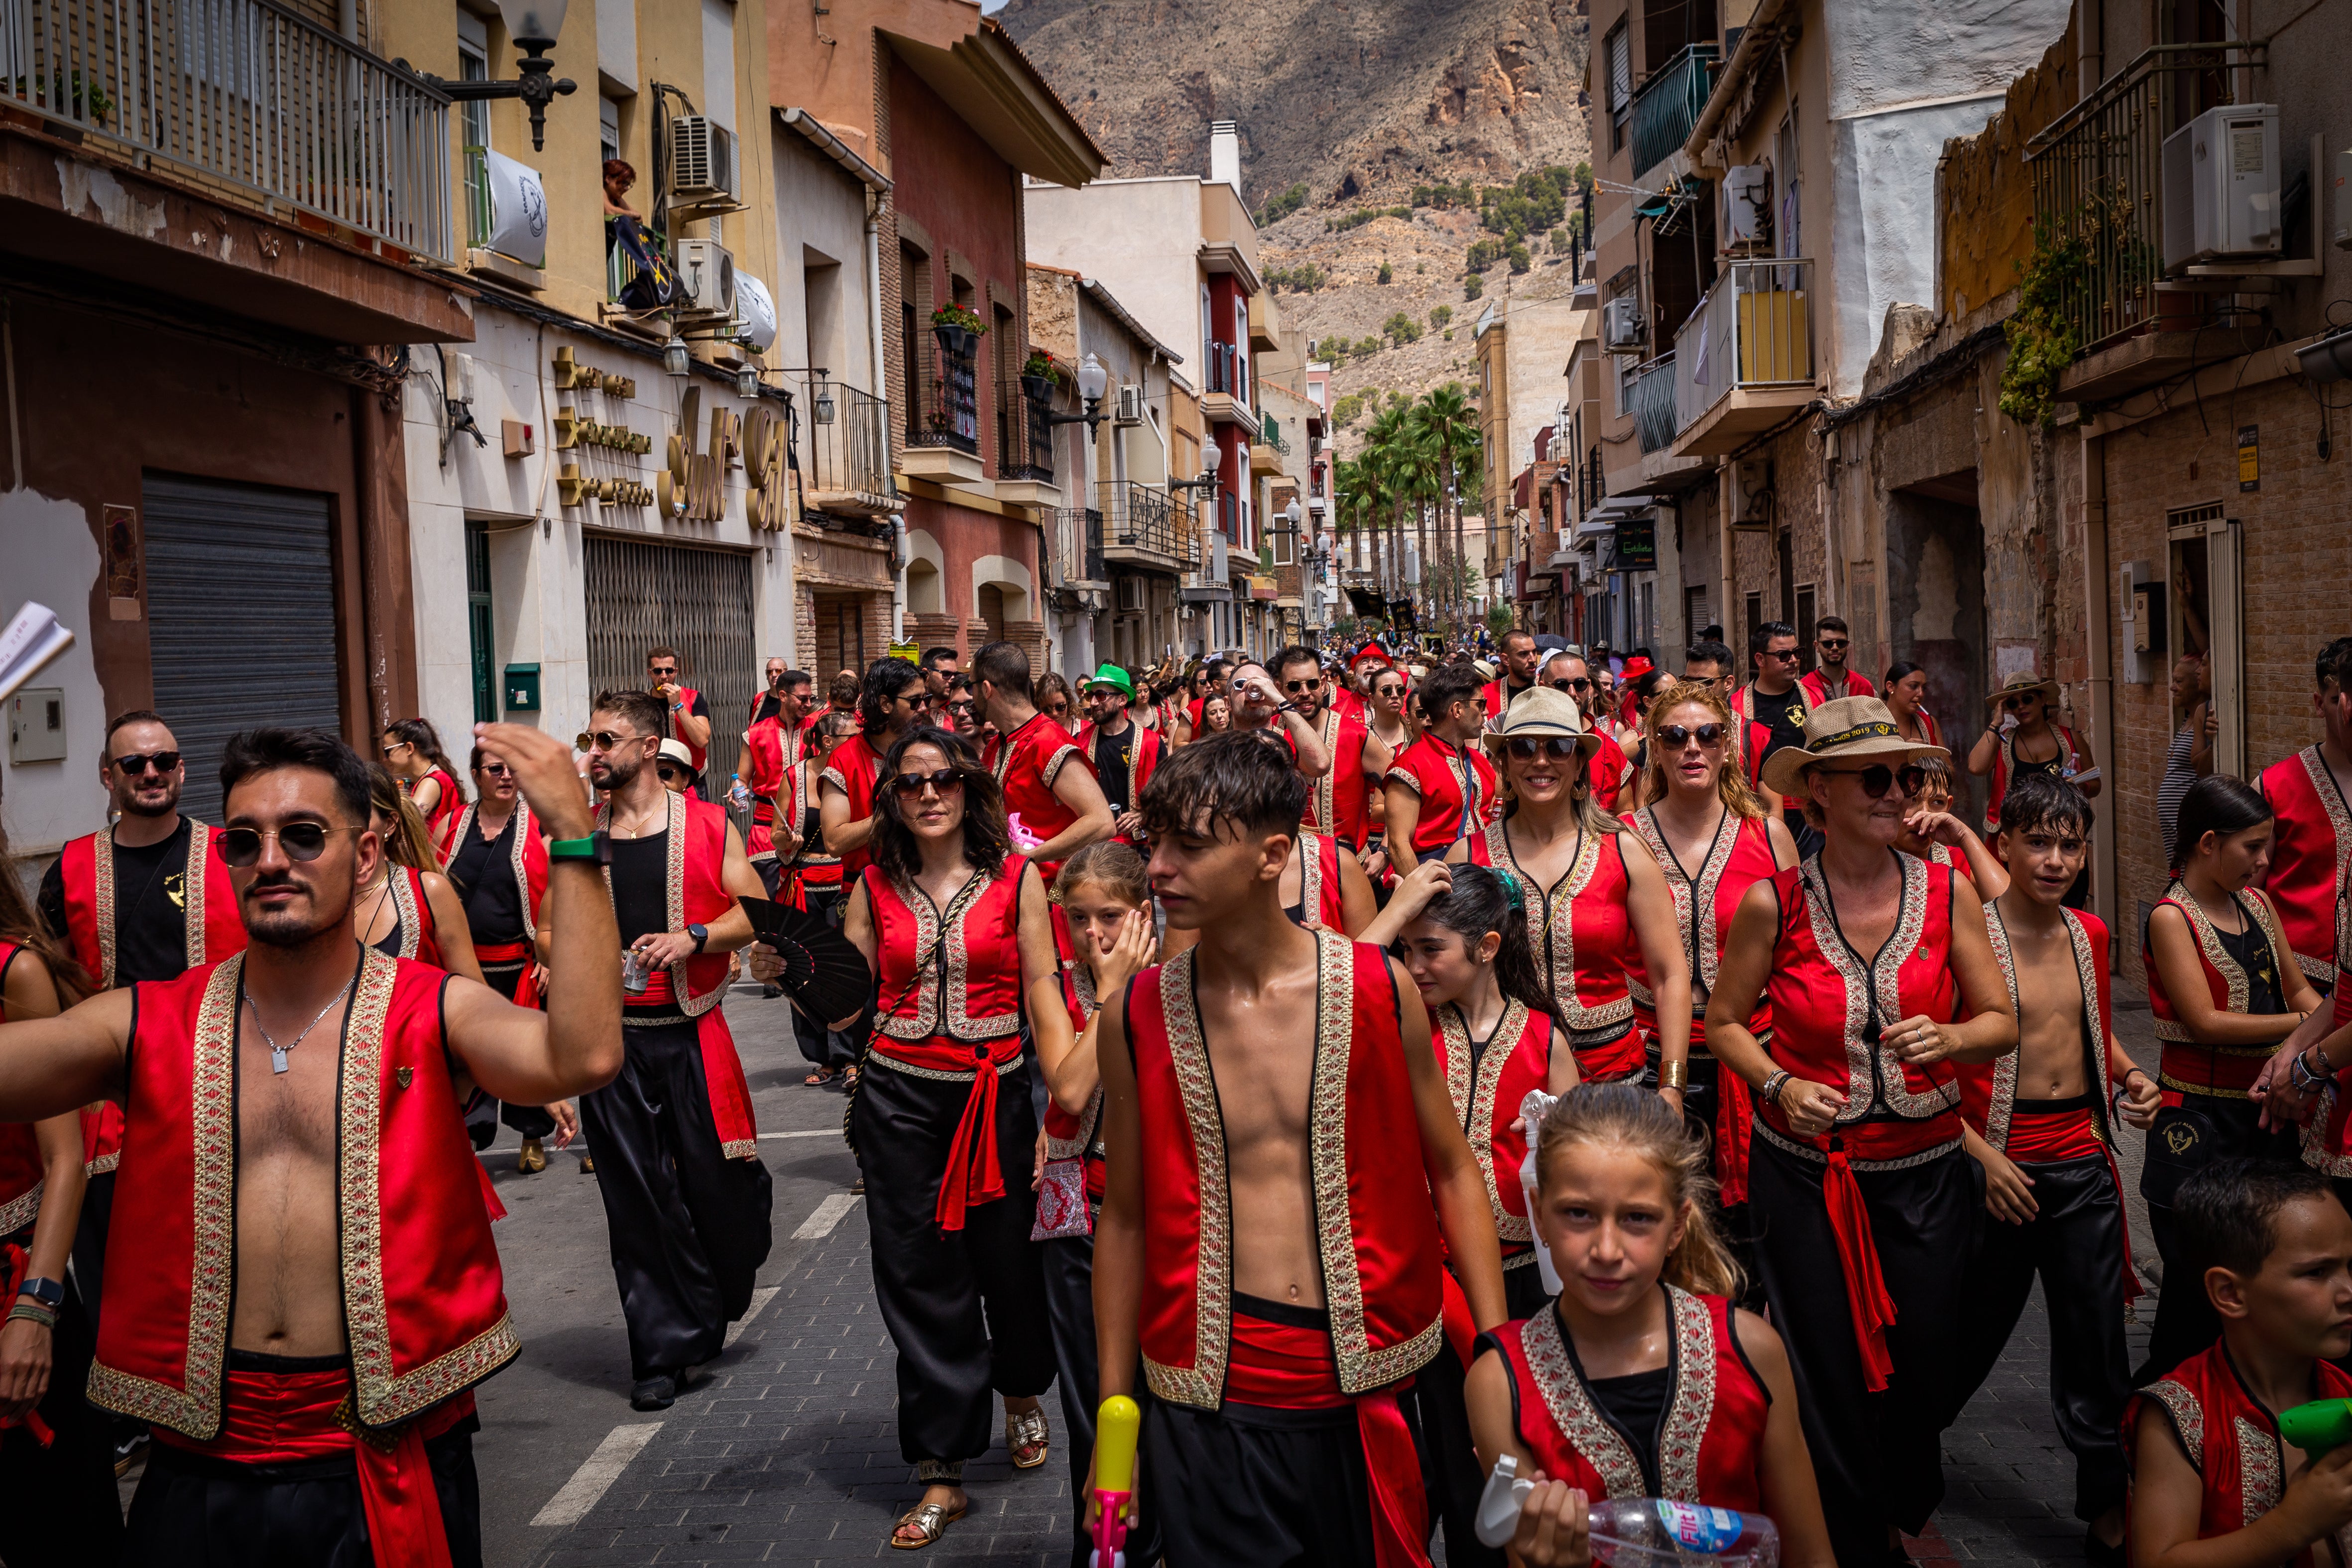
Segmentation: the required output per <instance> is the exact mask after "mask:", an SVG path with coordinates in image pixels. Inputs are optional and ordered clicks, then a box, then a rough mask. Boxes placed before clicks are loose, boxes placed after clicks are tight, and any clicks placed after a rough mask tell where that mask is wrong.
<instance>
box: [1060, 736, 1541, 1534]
mask: <svg viewBox="0 0 2352 1568" xmlns="http://www.w3.org/2000/svg"><path fill="white" fill-rule="evenodd" d="M1306 793H1307V781H1306V780H1305V779H1304V778H1302V777H1300V776H1299V774H1298V773H1297V772H1295V771H1294V770H1293V769H1292V767H1291V765H1290V759H1289V758H1288V757H1287V756H1286V755H1285V754H1284V753H1283V752H1280V751H1278V750H1277V749H1276V748H1274V747H1271V746H1267V745H1265V744H1264V743H1263V742H1260V741H1258V740H1256V739H1255V738H1254V737H1251V736H1248V735H1232V736H1213V737H1210V738H1207V739H1204V740H1202V741H1198V742H1194V743H1192V745H1190V746H1186V747H1183V748H1181V750H1179V751H1178V752H1176V753H1175V754H1174V755H1173V756H1171V758H1169V759H1168V761H1166V762H1165V763H1161V765H1160V770H1159V772H1158V773H1154V774H1153V775H1152V780H1151V784H1150V786H1149V787H1148V788H1147V789H1146V790H1145V791H1144V795H1143V805H1142V809H1143V816H1144V825H1145V827H1146V829H1147V830H1148V831H1149V832H1150V834H1151V837H1152V855H1151V862H1150V877H1151V888H1152V891H1153V892H1154V893H1155V894H1156V895H1157V896H1158V897H1159V899H1160V903H1161V905H1162V907H1163V908H1164V909H1165V910H1167V916H1168V921H1169V924H1170V927H1171V930H1175V931H1197V932H1199V942H1198V945H1196V946H1195V947H1193V948H1192V949H1191V950H1190V951H1188V952H1183V953H1181V954H1179V955H1178V956H1177V957H1176V958H1174V959H1172V960H1171V961H1170V962H1169V963H1165V964H1162V965H1160V966H1159V967H1158V968H1154V969H1150V970H1146V971H1145V972H1144V973H1141V974H1139V975H1138V976H1136V978H1135V979H1134V980H1132V981H1130V982H1129V984H1128V985H1127V987H1126V989H1125V991H1124V993H1123V994H1118V995H1113V996H1107V997H1104V998H1103V999H1102V1003H1103V1007H1102V1012H1101V1014H1100V1016H1099V1019H1098V1023H1097V1058H1098V1060H1099V1062H1100V1065H1101V1071H1102V1079H1103V1092H1104V1102H1103V1122H1102V1128H1103V1131H1102V1140H1103V1143H1104V1145H1105V1147H1106V1149H1107V1150H1108V1172H1107V1177H1106V1184H1105V1191H1104V1198H1103V1208H1102V1217H1101V1219H1100V1221H1099V1223H1098V1225H1097V1230H1096V1239H1095V1314H1096V1335H1097V1347H1098V1350H1099V1352H1100V1364H1101V1368H1102V1382H1101V1393H1102V1395H1103V1396H1104V1397H1106V1398H1108V1396H1110V1395H1111V1394H1128V1393H1130V1392H1131V1391H1132V1390H1133V1388H1134V1385H1135V1382H1136V1369H1137V1362H1138V1360H1139V1359H1140V1360H1141V1362H1142V1365H1143V1372H1144V1375H1145V1377H1146V1378H1147V1379H1148V1381H1149V1382H1150V1386H1151V1390H1152V1392H1153V1393H1154V1394H1156V1395H1157V1396H1158V1397H1157V1398H1155V1399H1153V1400H1150V1401H1149V1402H1147V1403H1146V1410H1147V1415H1146V1416H1145V1419H1144V1428H1143V1446H1142V1475H1143V1478H1144V1479H1143V1482H1142V1484H1143V1485H1144V1486H1145V1487H1147V1488H1149V1489H1150V1500H1149V1503H1148V1506H1149V1508H1150V1510H1152V1511H1153V1513H1154V1515H1155V1516H1156V1517H1157V1518H1158V1519H1159V1521H1160V1525H1161V1529H1162V1531H1163V1532H1164V1542H1165V1546H1166V1549H1167V1552H1168V1558H1169V1561H1171V1562H1176V1563H1243V1562H1246V1563H1264V1564H1277V1563H1369V1562H1371V1561H1373V1560H1374V1558H1375V1557H1376V1556H1377V1557H1378V1558H1379V1560H1380V1561H1381V1562H1383V1563H1391V1562H1407V1563H1427V1562H1428V1560H1429V1559H1428V1556H1427V1551H1426V1546H1425V1541H1426V1537H1427V1533H1428V1532H1427V1530H1426V1529H1425V1527H1424V1525H1423V1521H1424V1520H1425V1513H1426V1497H1425V1494H1424V1492H1423V1487H1422V1479H1421V1475H1422V1471H1421V1465H1420V1461H1419V1458H1418V1456H1417V1453H1416V1450H1415V1446H1414V1442H1413V1437H1412V1430H1411V1428H1410V1427H1409V1426H1407V1424H1406V1421H1405V1417H1404V1415H1402V1412H1401V1411H1400V1409H1399V1407H1398V1405H1397V1398H1396V1385H1397V1384H1399V1383H1400V1382H1402V1380H1404V1379H1406V1378H1408V1377H1410V1376H1411V1375H1412V1373H1414V1372H1416V1371H1417V1370H1419V1369H1420V1368H1421V1367H1422V1366H1423V1365H1424V1364H1426V1363H1428V1361H1429V1360H1430V1358H1431V1357H1432V1356H1433V1355H1434V1354H1435V1353H1436V1352H1437V1348H1438V1344H1439V1340H1440V1336H1441V1335H1443V1334H1444V1332H1445V1331H1446V1324H1445V1323H1444V1321H1442V1318H1441V1312H1442V1304H1443V1296H1444V1284H1443V1279H1444V1268H1443V1265H1442V1263H1441V1260H1440V1259H1441V1240H1440V1237H1441V1232H1442V1233H1443V1244H1442V1245H1443V1247H1444V1252H1445V1254H1446V1255H1448V1256H1450V1258H1451V1260H1452V1262H1453V1265H1454V1271H1455V1273H1456V1274H1457V1275H1458V1276H1459V1278H1460V1280H1461V1288H1462V1290H1463V1293H1464V1295H1465V1296H1466V1298H1467V1300H1468V1314H1467V1315H1468V1317H1469V1318H1470V1320H1471V1321H1473V1322H1474V1323H1475V1325H1476V1326H1477V1327H1479V1328H1481V1329H1483V1328H1486V1327H1489V1326H1491V1325H1493V1324H1496V1323H1499V1322H1501V1321H1504V1318H1505V1316H1506V1313H1505V1310H1504V1301H1503V1278H1502V1258H1501V1254H1500V1252H1499V1250H1498V1247H1497V1246H1496V1239H1495V1223H1494V1216H1493V1215H1492V1213H1491V1211H1490V1210H1489V1208H1488V1206H1487V1202H1486V1189H1485V1186H1484V1184H1483V1183H1482V1180H1481V1178H1480V1176H1479V1173H1478V1167H1477V1165H1476V1164H1475V1162H1474V1161H1473V1159H1472V1157H1471V1153H1470V1149H1469V1145H1468V1143H1467V1142H1465V1140H1464V1138H1463V1135H1462V1124H1461V1123H1460V1122H1459V1121H1455V1120H1454V1112H1453V1105H1452V1101H1451V1100H1449V1099H1448V1097H1447V1093H1446V1088H1445V1080H1444V1077H1443V1076H1441V1074H1440V1073H1439V1071H1438V1068H1437V1064H1436V1058H1435V1057H1434V1056H1433V1053H1432V1051H1431V1048H1430V1039H1429V1020H1428V1016H1427V1015H1425V1014H1424V1013H1423V1011H1422V1009H1421V1005H1420V1003H1419V1000H1418V997H1417V994H1416V993H1415V992H1414V991H1413V990H1412V987H1411V985H1410V983H1409V982H1408V981H1407V980H1406V979H1405V978H1404V975H1403V973H1402V970H1401V969H1400V968H1399V966H1398V965H1397V964H1395V963H1393V962H1392V961H1391V960H1390V959H1389V958H1388V957H1387V956H1386V955H1385V954H1384V953H1382V952H1381V950H1380V949H1378V948H1376V947H1371V946H1367V945H1360V944H1358V943H1355V942H1349V940H1348V939H1347V938H1346V937H1344V936H1340V935H1338V934H1335V933H1333V932H1330V931H1308V930H1307V929H1304V928H1302V927H1300V926H1297V925H1294V924H1293V923H1292V922H1291V921H1289V919H1288V918H1287V917H1286V916H1285V914H1284V913H1283V910H1282V905H1281V901H1280V894H1279V893H1278V892H1277V891H1276V888H1277V885H1278V884H1279V882H1280V879H1281V877H1282V870H1283V866H1284V864H1285V862H1286V860H1287V859H1288V858H1289V855H1290V847H1291V839H1292V837H1293V836H1294V835H1295V834H1296V833H1297V828H1298V820H1299V816H1300V814H1301V812H1302V811H1303V810H1304V809H1305V807H1306ZM1408 998H1410V1000H1408ZM1416 1143H1417V1145H1418V1147H1419V1150H1420V1152H1421V1158H1420V1159H1419V1160H1418V1161H1414V1160H1412V1159H1410V1158H1406V1159H1400V1158H1398V1152H1399V1151H1400V1150H1401V1149H1410V1148H1412V1147H1414V1146H1415V1144H1416ZM1455 1315H1456V1316H1457V1317H1458V1316H1460V1307H1459V1304H1458V1303H1457V1304H1456V1307H1455Z"/></svg>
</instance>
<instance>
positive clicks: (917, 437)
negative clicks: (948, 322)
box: [907, 333, 980, 458]
mask: <svg viewBox="0 0 2352 1568" xmlns="http://www.w3.org/2000/svg"><path fill="white" fill-rule="evenodd" d="M915 358H916V363H915V365H914V367H913V369H912V371H911V372H910V374H909V377H908V380H909V383H910V384H909V386H908V392H909V393H910V394H911V395H910V396H909V397H908V403H907V445H908V446H909V447H954V448H955V449H956V450H957V451H959V452H970V453H971V455H972V456H973V457H975V458H976V457H978V456H980V376H979V372H978V369H977V368H976V366H975V363H974V362H973V359H972V356H971V355H970V354H968V353H950V351H949V350H948V349H947V348H945V347H944V346H943V345H941V343H940V341H939V336H938V334H937V333H934V334H932V336H931V339H930V341H929V342H927V343H925V344H924V345H923V348H922V350H921V351H920V352H919V353H918V354H917V355H916V356H915Z"/></svg>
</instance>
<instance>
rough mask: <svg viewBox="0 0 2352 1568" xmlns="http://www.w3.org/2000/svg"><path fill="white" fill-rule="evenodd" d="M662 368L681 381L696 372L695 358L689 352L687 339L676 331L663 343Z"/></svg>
mask: <svg viewBox="0 0 2352 1568" xmlns="http://www.w3.org/2000/svg"><path fill="white" fill-rule="evenodd" d="M662 369H663V370H664V371H666V372H667V373H668V374H671V375H674V376H676V377H677V379H678V380H680V381H684V380H685V379H686V378H687V377H688V376H689V375H691V374H694V359H693V356H692V355H690V354H689V353H687V349H686V340H685V339H684V338H681V337H679V336H678V335H677V333H676V332H672V333H671V334H670V339H669V342H666V343H664V344H662Z"/></svg>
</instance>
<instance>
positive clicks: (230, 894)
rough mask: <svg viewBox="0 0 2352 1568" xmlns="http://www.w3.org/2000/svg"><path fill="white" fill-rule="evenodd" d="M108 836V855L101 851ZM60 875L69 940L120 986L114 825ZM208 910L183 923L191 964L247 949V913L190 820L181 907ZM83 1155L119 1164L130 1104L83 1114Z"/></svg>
mask: <svg viewBox="0 0 2352 1568" xmlns="http://www.w3.org/2000/svg"><path fill="white" fill-rule="evenodd" d="M100 839H104V840H105V841H106V842H105V846H104V847H105V850H106V853H104V854H102V855H101V854H100V853H99V849H100V844H99V840H100ZM58 878H59V880H60V881H61V882H62V883H63V884H64V887H65V895H66V944H67V945H68V947H70V948H71V949H72V950H73V955H74V958H75V960H76V962H78V963H80V965H81V967H82V972H83V973H86V974H88V975H89V977H90V980H91V982H92V983H93V984H96V985H97V987H98V988H99V989H100V991H111V990H113V989H114V830H113V829H112V828H103V829H100V831H99V832H96V833H86V834H84V835H82V836H81V837H79V838H77V839H75V840H73V841H72V842H71V843H69V844H68V845H67V846H66V847H65V850H64V852H63V853H62V854H60V855H59V856H58ZM190 908H196V909H201V910H204V918H203V919H201V920H194V921H191V920H186V919H185V917H184V915H183V921H184V925H185V928H186V931H187V938H188V967H189V968H191V969H194V968H198V967H200V966H201V965H203V964H205V963H208V962H209V963H218V962H219V961H220V960H222V959H224V958H226V957H228V956H229V955H230V954H231V953H236V952H244V951H245V918H244V917H243V916H242V915H240V914H239V913H238V912H237V908H236V888H235V887H234V886H233V885H232V884H231V883H230V881H229V875H228V865H227V862H226V861H224V860H223V859H222V858H220V836H219V834H218V833H217V832H216V831H215V830H214V829H213V828H210V827H207V826H205V825H204V824H203V823H201V822H198V821H197V820H196V819H195V818H194V817H193V816H192V817H190V818H188V869H187V875H186V878H185V879H184V882H183V884H182V893H181V909H182V910H183V911H184V910H188V909H190ZM81 1142H82V1158H83V1161H84V1163H85V1164H87V1166H88V1167H89V1174H91V1175H93V1176H98V1175H103V1174H105V1173H107V1172H109V1171H111V1170H112V1169H114V1165H115V1161H116V1159H117V1157H118V1156H119V1155H120V1154H121V1151H122V1108H121V1106H119V1105H117V1104H115V1103H114V1102H113V1101H112V1100H100V1101H99V1102H98V1103H97V1104H96V1105H93V1106H90V1107H89V1108H88V1109H87V1110H84V1111H83V1112H82V1113H81Z"/></svg>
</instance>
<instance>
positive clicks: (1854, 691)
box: [1797, 669, 1878, 708]
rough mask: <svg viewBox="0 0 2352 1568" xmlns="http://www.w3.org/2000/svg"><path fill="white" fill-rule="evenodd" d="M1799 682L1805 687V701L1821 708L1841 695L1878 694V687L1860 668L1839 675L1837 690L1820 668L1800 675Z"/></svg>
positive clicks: (1870, 695) (1868, 695)
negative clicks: (1832, 686) (1833, 689)
mask: <svg viewBox="0 0 2352 1568" xmlns="http://www.w3.org/2000/svg"><path fill="white" fill-rule="evenodd" d="M1797 684H1798V685H1799V686H1801V687H1803V688H1804V689H1805V701H1806V703H1807V705H1808V706H1810V707H1813V708H1819V707H1820V706H1821V705H1822V703H1824V702H1834V701H1835V700H1838V699H1839V698H1841V697H1875V696H1877V695H1878V688H1877V687H1875V686H1874V685H1872V684H1871V682H1870V677H1868V676H1866V675H1864V674H1863V673H1862V671H1860V670H1858V669H1849V670H1847V671H1846V672H1845V674H1843V676H1841V677H1839V679H1838V689H1836V690H1835V691H1832V690H1831V689H1830V682H1829V677H1828V675H1827V674H1826V673H1825V672H1824V671H1822V670H1819V669H1815V670H1811V671H1808V672H1807V673H1805V674H1803V675H1801V676H1799V677H1798V678H1797Z"/></svg>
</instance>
